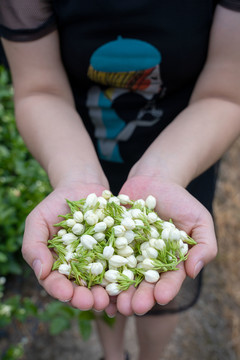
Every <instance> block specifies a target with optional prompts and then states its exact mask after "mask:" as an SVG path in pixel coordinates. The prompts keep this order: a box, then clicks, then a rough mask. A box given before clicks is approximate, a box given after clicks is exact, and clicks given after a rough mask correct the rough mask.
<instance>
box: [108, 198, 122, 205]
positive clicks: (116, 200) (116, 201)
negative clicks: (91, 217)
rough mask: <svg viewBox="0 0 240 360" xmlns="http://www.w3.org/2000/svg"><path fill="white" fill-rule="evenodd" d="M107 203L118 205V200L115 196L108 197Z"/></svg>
mask: <svg viewBox="0 0 240 360" xmlns="http://www.w3.org/2000/svg"><path fill="white" fill-rule="evenodd" d="M108 202H109V203H115V204H116V205H120V200H119V199H118V198H117V197H116V196H112V197H110V199H109V200H108Z"/></svg>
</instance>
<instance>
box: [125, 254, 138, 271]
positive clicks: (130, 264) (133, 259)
mask: <svg viewBox="0 0 240 360" xmlns="http://www.w3.org/2000/svg"><path fill="white" fill-rule="evenodd" d="M126 259H127V266H128V267H130V268H131V269H134V268H135V267H136V266H137V259H136V257H135V256H134V255H130V256H127V257H126Z"/></svg>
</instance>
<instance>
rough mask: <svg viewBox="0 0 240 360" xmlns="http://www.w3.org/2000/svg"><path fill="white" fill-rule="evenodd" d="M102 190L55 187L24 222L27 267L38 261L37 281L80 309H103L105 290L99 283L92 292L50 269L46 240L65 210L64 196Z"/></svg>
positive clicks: (92, 186)
mask: <svg viewBox="0 0 240 360" xmlns="http://www.w3.org/2000/svg"><path fill="white" fill-rule="evenodd" d="M102 190H104V188H103V187H102V186H101V185H96V184H87V185H86V184H84V185H82V184H78V186H75V185H74V186H68V187H64V188H59V189H56V190H54V191H53V192H52V193H51V194H50V195H49V196H48V197H47V198H46V199H44V200H43V201H42V202H41V203H40V204H39V205H38V206H37V207H36V208H35V209H34V210H33V211H32V213H31V214H30V215H29V216H28V218H27V221H26V227H25V233H24V239H23V248H22V252H23V256H24V258H25V259H26V261H27V262H28V263H29V265H30V266H33V265H36V259H39V260H40V262H41V264H42V265H41V267H40V266H37V268H36V269H35V271H36V275H37V276H38V278H39V282H40V284H41V285H42V286H43V287H44V288H45V290H46V291H47V292H48V293H49V294H50V295H51V296H53V297H55V298H57V299H60V300H62V301H68V300H70V299H71V304H72V305H73V306H74V307H77V308H80V309H82V310H86V309H90V308H92V307H94V308H96V309H97V310H102V309H104V308H105V307H106V306H107V304H108V302H109V297H108V295H107V293H106V291H105V290H104V289H103V288H102V287H100V286H99V287H98V286H97V287H94V288H93V289H92V291H90V290H89V289H87V288H85V287H79V286H75V284H73V283H72V282H71V281H70V280H68V279H67V278H66V277H65V276H64V275H62V274H59V273H58V272H57V271H53V272H52V271H51V268H52V264H53V257H52V253H51V251H50V250H49V249H48V247H47V241H48V239H49V238H51V237H52V236H53V235H54V233H55V232H56V228H55V227H54V226H53V224H55V223H57V222H59V217H58V215H59V214H66V213H67V212H69V209H68V207H67V205H66V202H65V199H66V198H67V199H69V200H79V199H80V198H83V197H86V196H87V195H88V194H89V193H91V192H96V193H97V194H99V195H100V194H101V192H102Z"/></svg>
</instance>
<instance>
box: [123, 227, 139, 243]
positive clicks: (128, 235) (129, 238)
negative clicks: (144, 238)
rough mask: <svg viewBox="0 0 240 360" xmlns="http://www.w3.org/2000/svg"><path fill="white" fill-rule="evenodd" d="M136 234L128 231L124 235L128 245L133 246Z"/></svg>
mask: <svg viewBox="0 0 240 360" xmlns="http://www.w3.org/2000/svg"><path fill="white" fill-rule="evenodd" d="M135 236H136V234H135V232H134V231H132V230H127V231H126V232H125V234H124V237H125V238H126V239H127V242H128V244H131V242H132V241H133V240H134V238H135Z"/></svg>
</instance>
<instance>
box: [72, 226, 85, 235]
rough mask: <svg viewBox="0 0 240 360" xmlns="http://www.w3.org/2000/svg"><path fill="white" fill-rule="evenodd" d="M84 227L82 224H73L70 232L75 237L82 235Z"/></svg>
mask: <svg viewBox="0 0 240 360" xmlns="http://www.w3.org/2000/svg"><path fill="white" fill-rule="evenodd" d="M84 230H85V226H84V225H83V224H75V225H74V226H73V228H72V232H73V233H74V234H75V235H82V234H83V233H84Z"/></svg>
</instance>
